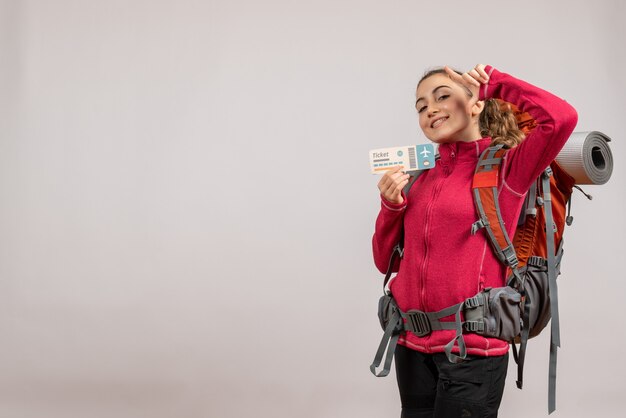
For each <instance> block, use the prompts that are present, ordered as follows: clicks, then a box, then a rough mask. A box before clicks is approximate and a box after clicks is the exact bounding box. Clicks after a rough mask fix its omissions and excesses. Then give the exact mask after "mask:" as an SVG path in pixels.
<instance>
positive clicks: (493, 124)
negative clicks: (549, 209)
mask: <svg viewBox="0 0 626 418" xmlns="http://www.w3.org/2000/svg"><path fill="white" fill-rule="evenodd" d="M416 94H417V100H416V102H415V107H416V109H417V112H418V115H419V124H420V127H421V129H422V130H423V132H424V134H425V135H426V137H427V138H428V139H430V140H431V141H433V142H435V143H437V144H439V155H440V159H439V160H438V161H437V164H436V166H435V168H433V169H430V170H427V171H426V172H425V173H424V174H422V175H421V176H420V177H419V178H418V179H417V180H416V182H415V184H413V186H412V187H411V189H410V192H409V195H408V196H405V195H404V193H403V192H402V189H403V188H404V186H405V185H406V184H407V182H408V181H409V176H408V175H407V174H405V173H403V172H402V171H400V170H399V169H394V170H390V171H388V172H386V173H385V175H384V176H383V177H382V178H381V180H380V182H379V183H378V188H379V190H380V195H381V209H380V213H379V214H378V218H377V220H376V230H375V233H374V237H373V240H372V241H373V251H374V261H375V264H376V267H377V268H378V269H379V270H380V271H381V272H383V273H384V272H385V271H386V270H387V265H388V263H389V259H390V255H391V253H392V251H393V248H394V246H395V245H396V244H397V243H398V241H399V240H400V239H401V237H402V235H404V256H403V258H402V262H401V263H398V264H397V265H396V266H395V267H394V271H397V272H398V274H397V275H396V277H395V278H394V279H393V280H392V282H391V284H390V289H391V293H392V294H393V296H394V298H395V300H396V302H397V303H398V306H399V307H400V309H401V310H402V311H404V312H407V311H409V310H411V309H417V310H420V311H424V312H434V311H438V310H441V309H443V308H447V307H449V306H452V305H455V304H457V303H459V302H461V301H463V300H465V299H467V298H469V297H472V296H474V295H475V294H476V293H478V292H479V291H481V290H483V289H484V288H487V287H500V286H504V284H505V283H504V281H505V274H506V271H505V267H504V266H503V265H502V264H501V263H500V262H499V261H498V259H497V258H496V256H495V255H494V254H493V252H492V250H491V247H490V245H489V243H488V242H487V239H486V237H485V236H484V235H483V234H482V233H477V234H475V235H472V234H471V233H470V229H471V225H472V223H474V222H475V221H476V213H475V209H474V201H473V198H472V195H471V182H472V178H473V174H474V170H475V168H476V164H477V162H478V157H479V156H480V154H481V153H482V151H483V150H485V149H486V148H487V147H489V146H490V145H493V144H499V143H502V144H505V146H506V147H507V148H511V149H510V150H509V151H508V152H507V154H506V157H505V158H504V161H503V163H502V167H501V178H500V189H501V190H500V209H501V212H502V217H503V220H504V223H505V225H506V228H507V232H508V233H509V235H510V236H511V237H512V236H513V235H514V233H515V227H516V224H517V222H516V221H517V219H518V216H519V213H520V209H521V206H522V203H523V200H524V197H525V194H526V191H527V190H528V189H529V187H530V186H531V184H532V183H533V182H534V181H535V179H537V177H538V176H539V175H540V174H541V172H542V171H543V170H544V169H545V168H546V167H547V166H548V165H549V164H550V162H551V161H552V160H554V159H555V157H556V156H557V154H558V153H559V151H560V150H561V148H562V147H563V145H564V144H565V142H566V141H567V139H568V138H569V136H570V134H571V133H572V131H573V130H574V127H575V126H576V122H577V114H576V111H575V110H574V109H573V108H572V107H571V106H570V105H569V104H567V103H566V102H565V101H563V100H561V99H559V98H558V97H555V96H554V95H552V94H550V93H548V92H546V91H544V90H541V89H539V88H537V87H535V86H532V85H530V84H528V83H526V82H524V81H521V80H518V79H516V78H514V77H512V76H510V75H508V74H504V73H501V72H499V71H498V70H496V69H494V68H493V67H491V66H485V65H482V64H479V65H477V66H476V67H475V68H473V69H472V70H471V71H468V72H466V73H463V74H461V73H457V72H455V71H452V70H451V69H450V68H448V67H445V68H443V69H438V70H434V71H430V72H428V73H426V74H425V75H424V77H422V79H421V80H420V82H419V83H418V85H417V93H416ZM495 99H501V100H502V101H504V102H508V103H511V104H513V105H515V106H517V107H518V108H519V109H520V110H521V111H523V112H528V113H529V114H530V115H531V116H532V117H533V118H534V119H535V121H536V126H535V128H534V129H533V130H532V132H531V133H530V134H529V135H528V137H527V138H524V134H523V133H522V132H521V131H520V130H519V129H518V127H517V124H516V122H515V116H514V114H513V113H512V112H511V111H510V110H506V109H505V110H501V106H500V103H499V102H498V101H496V100H495ZM449 320H451V321H452V320H453V317H450V318H449ZM454 334H455V331H454V330H442V331H432V332H431V333H430V334H428V335H425V336H422V337H419V336H417V335H415V334H413V333H411V332H406V333H405V334H403V335H402V336H401V338H400V340H399V343H398V347H397V348H396V353H395V363H396V375H397V380H398V387H399V390H400V398H401V401H402V418H414V417H429V418H432V417H436V418H455V417H497V414H498V407H499V405H500V400H501V398H502V393H503V391H504V381H505V377H506V372H507V364H508V350H509V345H508V343H507V342H506V341H503V340H499V339H495V338H486V337H483V336H481V335H478V334H475V333H466V334H465V333H464V338H465V343H466V346H467V357H466V359H465V360H464V361H463V362H461V363H458V364H453V363H451V362H449V361H448V359H447V357H446V355H445V353H444V347H445V345H446V344H447V343H448V342H450V341H451V340H452V339H453V338H454ZM454 352H456V353H458V349H457V348H456V347H455V349H454Z"/></svg>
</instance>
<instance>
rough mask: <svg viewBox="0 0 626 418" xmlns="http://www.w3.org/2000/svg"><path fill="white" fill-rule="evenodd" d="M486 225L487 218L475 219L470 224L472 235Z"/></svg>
mask: <svg viewBox="0 0 626 418" xmlns="http://www.w3.org/2000/svg"><path fill="white" fill-rule="evenodd" d="M487 226H489V220H487V218H485V219H479V220H477V221H476V222H474V223H473V224H472V235H475V234H476V232H478V230H479V229H482V228H485V227H487Z"/></svg>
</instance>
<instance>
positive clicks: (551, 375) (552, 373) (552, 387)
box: [548, 338, 557, 414]
mask: <svg viewBox="0 0 626 418" xmlns="http://www.w3.org/2000/svg"><path fill="white" fill-rule="evenodd" d="M556 350H557V345H556V344H554V342H553V341H552V338H550V367H549V369H548V414H551V413H553V412H554V411H555V410H556V354H557V352H556Z"/></svg>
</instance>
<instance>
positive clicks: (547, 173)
mask: <svg viewBox="0 0 626 418" xmlns="http://www.w3.org/2000/svg"><path fill="white" fill-rule="evenodd" d="M543 172H544V173H545V174H546V177H552V168H551V167H550V166H548V168H546V169H545V170H544V171H543Z"/></svg>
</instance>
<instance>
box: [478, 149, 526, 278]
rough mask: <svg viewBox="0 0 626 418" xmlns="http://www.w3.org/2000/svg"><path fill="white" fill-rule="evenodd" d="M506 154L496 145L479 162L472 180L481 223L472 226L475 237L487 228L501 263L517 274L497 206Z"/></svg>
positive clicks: (510, 246)
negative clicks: (479, 231)
mask: <svg viewBox="0 0 626 418" xmlns="http://www.w3.org/2000/svg"><path fill="white" fill-rule="evenodd" d="M506 151H507V150H506V149H504V148H503V147H502V145H496V146H493V147H489V148H487V149H486V150H485V151H483V153H482V154H481V156H480V158H479V159H478V164H477V166H476V171H475V172H474V178H473V180H472V194H473V195H474V205H475V206H476V213H477V214H478V221H476V222H474V223H473V224H472V235H474V234H475V233H476V232H477V231H478V230H479V229H482V228H485V232H486V234H487V237H488V239H489V242H491V246H492V247H493V249H494V252H495V254H496V256H497V257H498V259H499V260H500V261H501V262H502V263H504V264H505V265H506V266H507V267H510V268H511V269H512V270H514V271H515V270H516V267H517V265H518V260H517V255H516V254H515V248H514V247H513V243H512V242H511V239H510V238H509V234H508V233H507V232H506V228H505V227H504V222H503V221H502V215H501V213H500V204H499V203H498V184H499V177H500V167H501V165H502V158H503V157H504V155H505V154H506Z"/></svg>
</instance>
